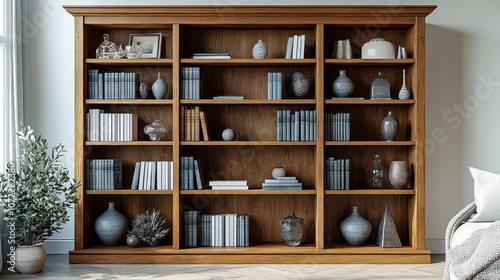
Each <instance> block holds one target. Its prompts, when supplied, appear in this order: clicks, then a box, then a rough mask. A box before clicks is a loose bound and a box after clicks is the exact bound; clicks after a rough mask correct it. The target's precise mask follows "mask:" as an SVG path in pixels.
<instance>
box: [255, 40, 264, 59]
mask: <svg viewBox="0 0 500 280" xmlns="http://www.w3.org/2000/svg"><path fill="white" fill-rule="evenodd" d="M252 55H253V58H254V59H265V58H267V46H266V44H264V42H262V39H259V41H258V42H257V44H255V45H254V46H253V48H252Z"/></svg>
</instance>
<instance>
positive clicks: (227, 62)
mask: <svg viewBox="0 0 500 280" xmlns="http://www.w3.org/2000/svg"><path fill="white" fill-rule="evenodd" d="M181 63H182V64H186V65H200V66H261V67H274V66H314V65H315V64H316V59H314V58H306V59H284V58H269V59H253V58H230V59H192V58H182V59H181Z"/></svg>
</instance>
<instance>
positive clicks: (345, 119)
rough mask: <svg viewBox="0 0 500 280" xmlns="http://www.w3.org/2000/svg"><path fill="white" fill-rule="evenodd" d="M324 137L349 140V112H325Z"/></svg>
mask: <svg viewBox="0 0 500 280" xmlns="http://www.w3.org/2000/svg"><path fill="white" fill-rule="evenodd" d="M325 139H326V140H327V141H351V114H350V113H326V114H325Z"/></svg>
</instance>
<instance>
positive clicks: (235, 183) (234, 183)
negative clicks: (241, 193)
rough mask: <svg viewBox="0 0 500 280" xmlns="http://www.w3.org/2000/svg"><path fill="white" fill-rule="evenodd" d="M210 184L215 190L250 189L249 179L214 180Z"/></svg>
mask: <svg viewBox="0 0 500 280" xmlns="http://www.w3.org/2000/svg"><path fill="white" fill-rule="evenodd" d="M208 185H209V186H210V187H211V188H212V190H214V191H221V190H248V181H247V180H212V181H209V182H208Z"/></svg>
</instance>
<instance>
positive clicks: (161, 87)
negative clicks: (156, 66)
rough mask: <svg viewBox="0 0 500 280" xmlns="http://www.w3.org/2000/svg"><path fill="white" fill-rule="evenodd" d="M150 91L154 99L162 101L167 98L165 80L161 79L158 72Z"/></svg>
mask: <svg viewBox="0 0 500 280" xmlns="http://www.w3.org/2000/svg"><path fill="white" fill-rule="evenodd" d="M151 90H152V91H153V95H154V96H155V98H156V99H164V98H165V97H166V96H167V92H168V86H167V83H166V82H165V80H163V79H162V78H161V76H160V72H158V79H157V80H156V81H155V82H154V84H153V86H152V87H151Z"/></svg>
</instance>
